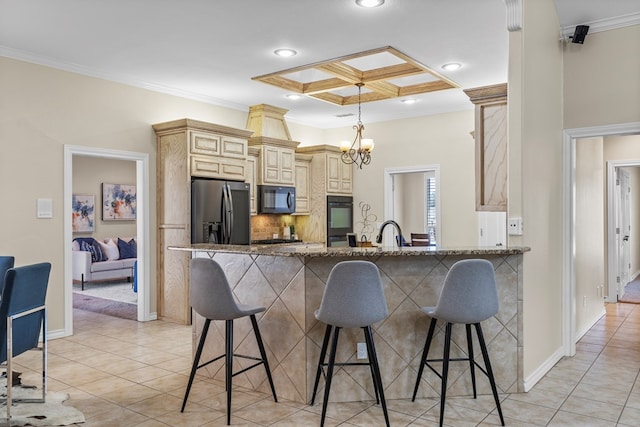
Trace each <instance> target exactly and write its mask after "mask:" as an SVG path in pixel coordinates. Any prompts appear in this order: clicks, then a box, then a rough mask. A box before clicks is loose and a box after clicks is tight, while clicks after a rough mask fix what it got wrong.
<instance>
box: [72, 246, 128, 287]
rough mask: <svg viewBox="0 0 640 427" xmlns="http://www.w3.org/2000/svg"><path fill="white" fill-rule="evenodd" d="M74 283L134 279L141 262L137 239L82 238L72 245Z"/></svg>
mask: <svg viewBox="0 0 640 427" xmlns="http://www.w3.org/2000/svg"><path fill="white" fill-rule="evenodd" d="M71 249H72V251H71V253H72V266H73V280H74V281H79V282H80V283H81V286H82V290H83V291H84V284H85V283H87V282H95V281H100V280H112V279H125V278H126V279H127V280H129V281H131V280H132V278H133V276H134V274H133V273H134V271H133V270H134V266H135V263H136V260H137V244H136V240H135V238H125V239H121V238H119V237H115V238H106V239H94V238H92V237H79V238H75V239H73V244H72V246H71Z"/></svg>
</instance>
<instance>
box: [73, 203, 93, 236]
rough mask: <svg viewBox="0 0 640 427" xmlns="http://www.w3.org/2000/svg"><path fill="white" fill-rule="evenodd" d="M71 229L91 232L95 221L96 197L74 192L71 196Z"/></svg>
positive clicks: (75, 231) (78, 231)
mask: <svg viewBox="0 0 640 427" xmlns="http://www.w3.org/2000/svg"><path fill="white" fill-rule="evenodd" d="M71 204H72V209H71V230H72V231H73V232H74V233H92V232H93V231H94V229H95V223H96V215H95V214H96V199H95V196H94V195H93V194H74V195H73V196H72V197H71Z"/></svg>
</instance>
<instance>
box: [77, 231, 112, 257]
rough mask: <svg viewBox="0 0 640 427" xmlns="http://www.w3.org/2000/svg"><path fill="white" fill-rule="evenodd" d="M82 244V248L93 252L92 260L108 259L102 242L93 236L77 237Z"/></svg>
mask: <svg viewBox="0 0 640 427" xmlns="http://www.w3.org/2000/svg"><path fill="white" fill-rule="evenodd" d="M75 240H76V241H77V242H78V243H79V244H80V250H81V251H85V252H89V253H91V262H100V261H106V260H107V257H106V256H105V255H104V254H103V253H102V248H101V247H100V244H99V243H98V242H97V241H96V240H95V239H94V238H93V237H79V238H77V239H75Z"/></svg>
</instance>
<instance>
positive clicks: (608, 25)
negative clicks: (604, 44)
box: [505, 0, 640, 39]
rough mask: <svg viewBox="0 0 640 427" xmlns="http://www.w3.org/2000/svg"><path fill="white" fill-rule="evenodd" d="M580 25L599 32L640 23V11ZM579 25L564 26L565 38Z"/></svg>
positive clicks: (563, 35)
mask: <svg viewBox="0 0 640 427" xmlns="http://www.w3.org/2000/svg"><path fill="white" fill-rule="evenodd" d="M505 1H506V0H505ZM579 25H588V26H589V33H599V32H601V31H609V30H615V29H618V28H623V27H630V26H632V25H640V12H639V13H631V14H629V15H622V16H616V17H614V18H607V19H599V20H597V21H591V22H584V23H582V24H579ZM576 26H577V25H570V26H568V27H562V28H561V29H560V33H561V35H562V38H563V39H566V38H568V37H570V36H573V33H574V32H575V31H576Z"/></svg>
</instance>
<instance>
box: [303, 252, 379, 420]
mask: <svg viewBox="0 0 640 427" xmlns="http://www.w3.org/2000/svg"><path fill="white" fill-rule="evenodd" d="M388 314H389V311H388V309H387V300H386V298H385V296H384V290H383V288H382V281H381V279H380V272H379V271H378V267H376V265H375V264H373V263H372V262H369V261H342V262H339V263H337V264H336V265H335V266H334V267H333V269H332V270H331V272H330V273H329V278H328V279H327V285H326V287H325V288H324V294H323V295H322V302H321V303H320V308H319V309H318V310H317V311H316V313H315V316H316V319H318V320H319V321H321V322H323V323H326V324H327V328H326V330H325V335H324V340H323V343H322V349H321V350H320V360H319V361H318V370H317V372H316V381H315V384H314V386H313V394H312V396H311V405H313V403H314V401H315V397H316V392H317V390H318V383H319V381H320V376H321V374H322V372H323V368H324V367H325V366H326V367H327V373H326V376H325V388H324V401H323V402H322V418H321V420H320V426H323V425H324V420H325V416H326V414H327V403H328V402H329V390H330V389H331V379H332V377H333V369H334V366H335V365H338V366H345V365H369V368H370V370H371V376H372V378H373V389H374V392H375V395H376V401H377V402H379V403H381V404H382V411H383V413H384V419H385V421H386V424H387V427H388V426H389V415H388V414H387V404H386V401H385V398H384V390H383V386H382V377H381V375H380V367H379V365H378V357H377V355H376V348H375V346H374V344H373V333H372V332H371V325H372V324H374V323H376V322H379V321H381V320H383V319H385V318H386V317H387V315H388ZM342 328H362V329H363V331H364V338H365V341H366V344H367V354H368V356H369V362H368V363H358V362H345V363H336V348H337V347H338V335H339V333H340V329H342ZM333 329H335V330H334V332H333V341H332V342H331V350H330V352H329V362H328V363H325V357H326V354H327V346H328V344H329V338H330V337H331V332H332V330H333Z"/></svg>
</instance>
